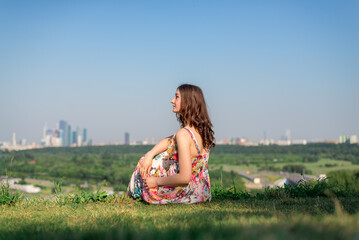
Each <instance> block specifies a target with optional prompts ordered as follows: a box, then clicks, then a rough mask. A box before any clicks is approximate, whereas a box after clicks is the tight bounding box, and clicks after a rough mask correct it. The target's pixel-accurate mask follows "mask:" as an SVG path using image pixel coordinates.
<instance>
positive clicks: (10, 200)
mask: <svg viewBox="0 0 359 240" xmlns="http://www.w3.org/2000/svg"><path fill="white" fill-rule="evenodd" d="M21 200H22V194H21V193H18V192H14V193H12V192H11V191H10V187H9V183H6V184H1V186H0V204H1V205H4V204H7V205H13V204H15V203H17V202H20V201H21Z"/></svg>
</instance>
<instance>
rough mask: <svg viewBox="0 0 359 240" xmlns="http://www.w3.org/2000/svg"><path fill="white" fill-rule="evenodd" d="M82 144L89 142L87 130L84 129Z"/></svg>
mask: <svg viewBox="0 0 359 240" xmlns="http://www.w3.org/2000/svg"><path fill="white" fill-rule="evenodd" d="M82 142H87V129H86V128H84V130H83V132H82Z"/></svg>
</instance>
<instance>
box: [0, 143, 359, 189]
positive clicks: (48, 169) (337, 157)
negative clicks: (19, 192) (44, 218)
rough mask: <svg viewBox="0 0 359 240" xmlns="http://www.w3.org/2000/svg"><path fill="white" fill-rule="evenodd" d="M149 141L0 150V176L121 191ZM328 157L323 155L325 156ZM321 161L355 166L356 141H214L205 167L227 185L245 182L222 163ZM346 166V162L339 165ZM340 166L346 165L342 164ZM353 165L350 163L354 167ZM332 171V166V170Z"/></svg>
mask: <svg viewBox="0 0 359 240" xmlns="http://www.w3.org/2000/svg"><path fill="white" fill-rule="evenodd" d="M152 147H153V146H151V145H137V146H128V145H111V146H88V147H76V148H71V147H58V148H41V149H34V150H26V151H18V152H8V151H3V152H0V171H1V172H0V175H2V176H4V175H6V176H11V177H19V178H35V179H46V180H51V181H53V180H59V179H61V180H62V182H63V184H64V185H66V184H70V183H75V184H78V185H79V184H81V183H83V182H84V181H88V182H90V183H91V184H98V183H101V182H104V181H105V182H106V183H107V184H108V185H109V186H113V187H114V188H115V190H117V191H120V190H122V191H123V190H125V189H126V187H127V184H128V182H129V179H130V177H131V174H132V172H133V170H134V168H135V166H136V164H137V162H138V160H139V159H140V157H141V156H142V155H143V154H144V153H146V152H147V151H148V150H150V149H151V148H152ZM323 159H326V160H323ZM318 161H324V162H323V164H320V165H317V167H322V168H327V169H329V170H331V169H333V170H335V169H336V167H337V166H341V165H343V161H345V162H344V164H350V165H345V166H348V167H347V168H348V169H353V168H354V169H358V170H359V146H358V145H350V144H340V145H338V144H308V145H291V146H277V145H271V146H251V147H245V146H235V145H218V146H217V147H216V148H215V149H214V150H212V151H211V153H210V158H209V170H210V177H211V181H212V184H214V185H222V186H225V187H229V186H231V185H237V188H239V189H241V188H242V189H243V182H242V181H241V179H240V177H239V176H238V174H235V173H234V172H233V171H232V172H230V171H223V170H222V169H223V166H233V167H235V166H241V167H242V169H246V168H248V169H255V170H257V171H285V172H297V173H302V174H312V171H313V170H311V169H310V168H308V167H307V166H310V165H308V164H311V163H317V162H318ZM343 166H344V165H343ZM345 166H344V167H345ZM353 166H354V167H353ZM332 172H335V171H332Z"/></svg>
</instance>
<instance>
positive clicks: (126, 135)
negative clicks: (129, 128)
mask: <svg viewBox="0 0 359 240" xmlns="http://www.w3.org/2000/svg"><path fill="white" fill-rule="evenodd" d="M125 145H130V134H129V133H128V132H125Z"/></svg>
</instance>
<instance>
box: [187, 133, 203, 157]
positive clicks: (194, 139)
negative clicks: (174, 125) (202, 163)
mask: <svg viewBox="0 0 359 240" xmlns="http://www.w3.org/2000/svg"><path fill="white" fill-rule="evenodd" d="M184 129H186V130H187V131H188V133H189V135H191V137H192V139H193V141H194V145H196V148H197V152H198V155H200V153H201V151H200V150H199V147H198V143H197V140H196V137H195V136H194V134H193V132H192V131H191V130H190V129H188V128H184Z"/></svg>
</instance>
